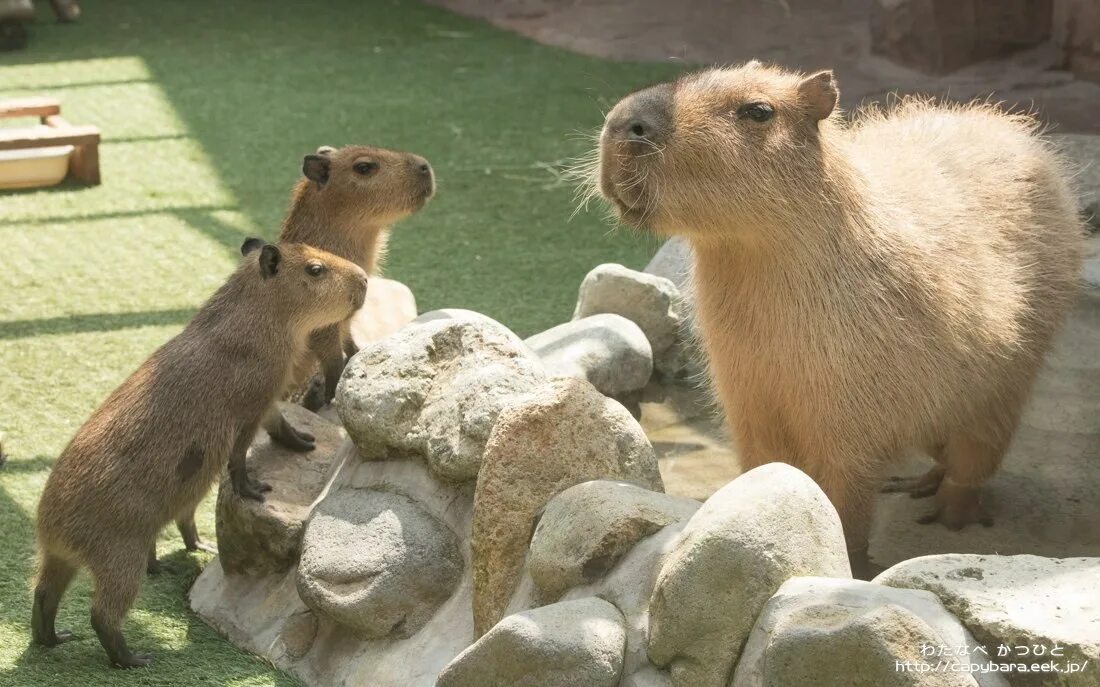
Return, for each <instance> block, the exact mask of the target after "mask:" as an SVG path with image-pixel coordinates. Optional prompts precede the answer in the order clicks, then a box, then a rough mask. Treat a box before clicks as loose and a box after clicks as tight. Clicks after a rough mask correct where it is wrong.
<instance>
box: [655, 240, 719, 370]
mask: <svg viewBox="0 0 1100 687" xmlns="http://www.w3.org/2000/svg"><path fill="white" fill-rule="evenodd" d="M693 261H694V254H693V253H692V250H691V246H690V245H689V244H688V242H687V240H686V239H684V238H683V237H682V236H674V237H672V238H670V239H669V240H667V241H665V243H664V244H663V245H662V246H661V247H660V249H658V250H657V253H656V255H654V256H653V259H652V260H650V261H649V264H648V265H646V267H645V270H644V274H649V275H652V276H654V277H657V278H659V279H667V280H668V281H670V282H672V283H673V285H675V287H676V294H677V296H676V301H677V306H676V309H677V311H678V312H679V314H680V326H679V329H678V331H677V333H676V339H675V340H674V341H673V343H672V345H671V346H669V347H668V348H667V349H665V350H664V351H662V352H661V353H660V354H659V355H655V356H654V361H653V366H654V369H656V371H657V372H658V374H659V375H660V376H661V378H662V379H664V380H668V381H682V380H686V379H694V378H699V377H701V376H703V375H704V373H705V371H706V362H705V356H704V355H703V352H702V351H701V350H699V345H698V342H697V340H696V336H695V325H694V322H693V319H692V318H693V313H692V309H693V307H694V302H695V301H694V291H693V289H694V287H693V286H692V279H691V273H692V263H693Z"/></svg>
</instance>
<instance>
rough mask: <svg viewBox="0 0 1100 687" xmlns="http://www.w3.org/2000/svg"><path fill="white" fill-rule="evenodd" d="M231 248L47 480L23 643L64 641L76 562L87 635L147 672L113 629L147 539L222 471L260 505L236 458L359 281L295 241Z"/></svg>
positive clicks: (140, 567)
mask: <svg viewBox="0 0 1100 687" xmlns="http://www.w3.org/2000/svg"><path fill="white" fill-rule="evenodd" d="M242 252H244V253H245V254H246V256H245V258H244V259H243V260H242V263H241V265H240V267H239V268H238V269H237V270H236V272H234V274H233V275H232V276H231V277H230V278H229V280H228V281H227V282H226V283H225V285H224V286H222V287H221V288H220V289H219V290H218V291H217V292H216V293H215V294H214V295H213V296H212V297H211V298H210V300H208V301H207V302H206V303H205V304H204V305H203V306H202V308H200V309H199V311H198V313H197V314H196V315H195V317H194V318H193V319H192V320H191V322H190V323H189V324H188V325H187V326H186V327H185V328H184V330H183V331H182V332H181V333H180V334H179V335H177V336H176V337H175V338H173V339H171V340H170V341H168V342H167V343H166V344H164V345H163V346H162V347H161V348H160V349H158V350H157V351H156V352H155V353H153V355H152V356H151V357H150V358H149V359H148V360H147V361H145V363H144V364H142V366H141V367H139V368H138V370H137V371H136V372H134V373H133V374H132V375H131V376H130V377H129V378H128V379H126V381H124V382H123V383H122V385H121V386H119V387H118V388H117V389H116V390H115V391H114V392H113V393H112V394H111V395H110V396H108V398H107V400H106V401H104V402H103V404H102V405H101V406H100V407H99V408H98V409H96V411H95V412H93V413H92V415H91V417H89V418H88V420H87V421H86V422H85V423H84V425H83V426H82V427H81V428H80V429H79V430H78V431H77V433H76V435H75V436H74V437H73V439H72V441H71V442H70V443H69V445H68V446H67V447H66V448H65V450H64V451H63V452H62V454H61V456H60V457H59V458H58V460H57V463H56V464H55V465H54V467H53V470H52V471H51V472H50V476H49V479H48V480H47V481H46V487H45V490H44V491H43V493H42V498H41V501H40V502H39V504H38V521H37V540H38V573H37V580H36V586H35V590H34V600H33V612H32V620H31V629H32V634H33V639H34V641H35V643H37V644H42V645H46V646H53V645H55V644H58V643H60V642H63V641H66V640H68V639H71V638H72V635H71V634H70V633H67V632H57V631H55V628H54V619H55V617H56V615H57V608H58V603H59V602H60V600H61V596H62V594H64V592H65V589H66V587H67V586H68V585H69V582H70V581H71V580H72V578H73V576H74V575H75V573H76V572H77V570H78V569H79V568H81V567H87V568H88V569H89V570H90V571H91V574H92V577H93V578H94V582H95V595H94V597H93V600H92V608H91V615H92V627H93V628H94V629H95V632H96V635H98V637H99V640H100V642H101V643H102V644H103V648H104V649H105V650H106V651H107V656H108V658H109V659H110V661H111V663H112V664H113V665H115V666H119V667H136V666H143V665H146V664H148V663H149V660H150V658H149V656H147V655H144V654H136V653H133V652H132V651H130V649H129V648H128V647H127V644H126V640H125V639H124V638H123V635H122V630H121V626H122V622H123V619H124V618H125V616H126V613H127V611H129V609H130V606H131V605H132V604H133V602H134V599H135V598H136V597H137V594H138V590H139V589H140V587H141V581H142V577H143V573H144V571H145V569H146V565H147V555H148V554H149V553H150V551H152V550H153V546H154V543H155V540H156V536H157V533H158V532H159V531H160V529H161V528H162V527H163V526H164V525H165V524H167V523H169V522H171V521H172V520H174V519H177V518H179V517H181V516H182V515H189V514H191V513H193V512H194V509H195V506H196V505H197V504H198V502H199V501H200V500H201V499H202V498H203V496H204V495H205V494H206V493H207V491H209V489H210V485H211V484H213V482H214V480H215V479H216V478H217V477H218V475H219V474H220V473H221V471H222V470H223V469H225V468H226V466H227V465H228V468H229V476H230V482H231V484H232V486H233V490H234V491H235V492H237V494H239V495H240V496H241V497H244V498H251V499H256V500H261V501H262V500H263V499H264V496H263V494H264V492H265V491H267V490H268V489H270V487H269V486H267V485H265V484H263V483H261V482H259V481H257V480H256V479H255V478H252V477H250V476H249V475H248V474H247V472H246V470H245V453H246V451H247V450H248V447H249V445H250V444H251V442H252V439H253V436H254V435H255V433H256V429H257V427H258V426H259V425H260V422H261V419H262V418H263V417H264V414H265V413H266V411H267V409H268V408H269V407H270V406H271V405H272V403H273V401H274V399H275V398H276V397H277V396H278V395H279V394H280V393H282V391H283V389H284V388H285V386H286V383H287V378H288V376H289V375H290V374H291V371H292V370H293V368H294V365H295V363H296V361H297V359H298V358H300V357H301V356H303V355H306V352H307V345H308V338H309V334H310V332H312V331H314V330H316V329H317V328H319V327H323V326H326V325H329V324H331V323H333V322H339V321H341V320H343V319H344V318H346V317H348V316H349V315H350V314H351V313H353V312H354V311H355V310H357V309H358V308H359V307H361V306H362V304H363V299H364V297H365V296H366V290H367V275H366V273H365V272H364V271H363V270H362V268H360V267H359V266H358V265H356V264H354V263H352V262H349V261H347V260H344V259H343V258H340V257H338V256H335V255H332V254H330V253H327V252H325V251H322V250H318V249H316V248H313V247H311V246H306V245H302V244H292V243H282V244H278V245H274V244H265V243H264V242H263V241H261V240H259V239H249V240H248V241H246V242H245V244H244V246H242Z"/></svg>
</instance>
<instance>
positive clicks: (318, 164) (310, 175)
mask: <svg viewBox="0 0 1100 687" xmlns="http://www.w3.org/2000/svg"><path fill="white" fill-rule="evenodd" d="M330 164H332V163H331V161H330V160H329V159H328V156H326V155H306V157H305V159H304V160H302V174H305V175H306V178H307V179H309V180H310V181H315V182H317V184H318V185H319V186H324V185H325V184H326V183H328V170H329V165H330Z"/></svg>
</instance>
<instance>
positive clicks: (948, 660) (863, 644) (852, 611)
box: [731, 577, 1006, 687]
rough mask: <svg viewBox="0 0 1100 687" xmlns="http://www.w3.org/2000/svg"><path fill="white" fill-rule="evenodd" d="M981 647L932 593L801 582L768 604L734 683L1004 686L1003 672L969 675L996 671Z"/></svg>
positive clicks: (755, 686) (738, 686) (740, 686)
mask: <svg viewBox="0 0 1100 687" xmlns="http://www.w3.org/2000/svg"><path fill="white" fill-rule="evenodd" d="M977 648H978V644H977V643H976V642H975V641H974V638H973V637H971V636H970V633H969V632H967V631H966V628H964V627H963V626H962V625H961V624H960V623H959V621H958V619H957V618H955V616H953V615H951V613H949V612H948V611H947V609H945V608H944V607H943V604H941V603H940V600H939V599H937V598H936V595H935V594H932V593H930V592H923V591H916V590H910V589H893V588H890V587H883V586H881V585H877V584H872V583H870V582H861V581H858V580H839V579H828V578H822V577H795V578H792V579H790V580H788V581H787V582H785V583H783V586H781V587H780V588H779V591H777V592H776V593H775V595H774V596H773V597H772V598H771V599H769V600H768V602H767V604H765V605H764V609H763V610H762V611H761V613H760V617H759V618H757V620H756V625H755V626H754V627H753V629H752V634H750V635H749V639H748V642H746V644H745V648H744V650H743V651H742V652H741V660H740V662H739V663H738V664H737V670H736V672H735V673H734V679H733V682H732V683H731V685H732V687H771V686H772V685H783V686H784V687H788V686H789V687H797V686H799V685H806V686H807V687H810V686H815V687H832V686H834V685H835V687H850V686H851V685H868V687H872V686H873V687H910V686H913V687H915V686H917V685H920V686H921V687H925V686H926V687H954V686H956V685H957V686H958V687H964V686H966V685H980V686H981V687H1003V686H1004V685H1005V684H1006V683H1005V681H1004V678H1003V677H1001V676H1000V675H999V674H997V673H985V674H983V673H981V672H977V671H975V672H974V673H973V674H968V673H967V672H965V668H964V667H968V666H969V664H980V665H985V666H986V667H987V669H988V664H989V659H988V657H983V656H982V655H981V654H979V653H977V651H976V649H977ZM937 653H938V655H936V654H937ZM899 665H901V666H904V668H903V669H899V667H898V666H899Z"/></svg>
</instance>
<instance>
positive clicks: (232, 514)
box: [215, 403, 345, 576]
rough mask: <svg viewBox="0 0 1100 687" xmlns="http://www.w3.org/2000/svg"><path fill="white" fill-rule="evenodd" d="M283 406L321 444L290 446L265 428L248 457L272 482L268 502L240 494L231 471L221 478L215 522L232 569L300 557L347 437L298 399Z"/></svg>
mask: <svg viewBox="0 0 1100 687" xmlns="http://www.w3.org/2000/svg"><path fill="white" fill-rule="evenodd" d="M281 407H282V411H283V415H284V416H285V417H286V419H287V420H288V421H289V422H290V423H291V424H292V425H294V426H295V427H296V428H298V429H300V430H303V431H306V432H310V433H311V434H313V435H314V437H315V438H316V445H317V448H315V449H313V450H312V451H309V452H307V453H298V452H295V451H291V450H288V449H285V448H283V447H282V446H279V445H278V444H273V443H271V441H270V440H269V439H268V438H267V435H266V434H265V433H264V432H262V431H261V432H259V433H258V435H257V438H256V441H255V442H254V443H253V445H252V448H251V449H250V451H249V454H248V458H247V461H248V470H249V473H250V474H252V475H254V476H255V477H256V478H257V479H259V480H260V481H263V482H267V483H268V484H270V485H271V491H270V492H268V493H267V494H266V498H265V499H264V500H263V502H260V501H254V500H252V499H242V498H240V497H238V496H237V495H236V494H235V493H234V491H233V488H232V486H231V485H230V484H229V478H228V476H226V477H225V478H224V479H223V480H222V484H221V486H220V487H219V488H218V502H217V507H216V511H215V512H216V520H215V522H216V527H217V535H218V553H219V555H220V557H221V563H222V568H223V569H224V570H225V572H226V573H227V574H232V575H240V574H247V575H254V576H259V575H267V574H270V573H274V572H282V571H284V570H286V569H288V568H289V567H290V566H291V565H293V564H294V563H295V562H296V561H297V560H298V551H299V545H300V543H301V539H302V526H303V524H304V523H305V521H306V518H308V517H309V509H310V507H312V505H313V502H314V501H315V500H317V497H318V496H320V495H321V490H322V489H323V488H324V486H325V480H326V478H327V475H328V471H329V469H330V467H331V466H332V461H333V458H334V456H335V455H336V452H337V450H338V449H339V447H340V445H341V444H342V443H343V441H344V436H345V434H344V430H343V429H341V428H340V426H339V425H336V424H333V423H331V422H329V421H327V420H324V419H322V418H320V417H318V416H317V415H314V414H313V413H311V412H309V411H308V410H306V409H305V408H302V407H301V406H299V405H296V404H291V403H284V404H281Z"/></svg>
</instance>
